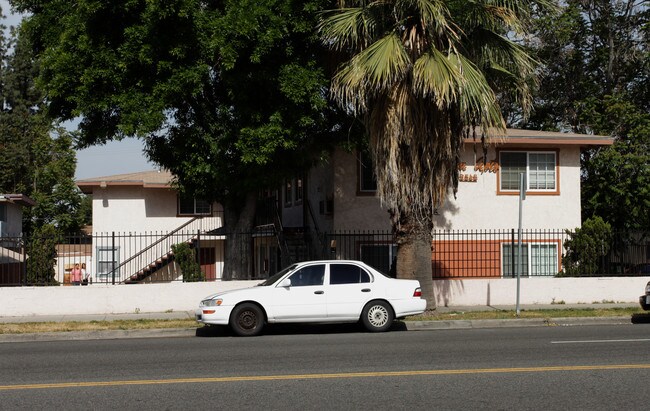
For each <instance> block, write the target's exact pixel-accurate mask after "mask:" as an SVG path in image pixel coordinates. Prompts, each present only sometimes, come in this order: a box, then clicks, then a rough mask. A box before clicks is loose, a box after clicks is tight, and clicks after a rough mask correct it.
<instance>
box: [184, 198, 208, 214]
mask: <svg viewBox="0 0 650 411" xmlns="http://www.w3.org/2000/svg"><path fill="white" fill-rule="evenodd" d="M178 214H179V215H210V214H212V206H211V205H210V203H209V202H207V201H206V200H202V199H199V198H183V197H179V199H178Z"/></svg>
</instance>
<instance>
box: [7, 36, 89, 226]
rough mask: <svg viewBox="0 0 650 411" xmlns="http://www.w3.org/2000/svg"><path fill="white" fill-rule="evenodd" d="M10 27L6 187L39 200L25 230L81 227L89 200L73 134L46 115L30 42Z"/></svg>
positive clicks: (26, 219)
mask: <svg viewBox="0 0 650 411" xmlns="http://www.w3.org/2000/svg"><path fill="white" fill-rule="evenodd" d="M2 33H3V34H4V31H3V32H2ZM9 33H10V35H9V37H7V38H5V37H4V36H3V38H2V40H1V41H0V50H1V51H2V61H1V65H0V103H1V107H0V150H1V154H2V155H0V192H4V193H20V194H25V195H28V196H29V197H31V198H32V199H34V200H35V201H36V206H34V207H33V208H31V209H25V212H24V222H23V231H24V232H26V233H31V232H32V231H33V230H34V229H35V228H38V227H41V226H43V225H46V224H51V225H53V226H54V227H56V229H57V230H58V231H59V233H76V232H78V230H79V229H80V227H81V226H83V225H84V224H85V223H86V222H87V208H88V207H89V204H88V203H87V202H86V201H84V196H83V195H82V194H81V193H80V192H79V190H78V189H77V188H76V186H75V184H74V174H75V169H76V158H75V152H74V150H73V149H72V135H71V134H70V133H69V132H67V131H66V130H65V129H63V128H61V127H59V126H57V124H56V123H53V122H52V121H51V120H50V119H49V118H47V116H46V115H45V113H44V111H45V106H46V105H45V101H44V97H43V92H42V91H41V90H40V89H39V88H38V87H37V86H36V84H35V79H36V78H37V76H38V74H39V65H38V63H37V61H36V59H35V56H34V55H33V53H32V50H31V47H30V44H29V43H28V42H27V41H26V38H24V37H23V36H19V35H18V31H16V30H14V29H12V30H11V31H10V32H9Z"/></svg>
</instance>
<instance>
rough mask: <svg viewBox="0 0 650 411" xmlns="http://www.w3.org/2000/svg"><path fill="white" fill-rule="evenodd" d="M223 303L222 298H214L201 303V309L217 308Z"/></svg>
mask: <svg viewBox="0 0 650 411" xmlns="http://www.w3.org/2000/svg"><path fill="white" fill-rule="evenodd" d="M221 303H223V300H222V299H221V298H214V299H209V300H203V301H201V307H217V306H219V305H221Z"/></svg>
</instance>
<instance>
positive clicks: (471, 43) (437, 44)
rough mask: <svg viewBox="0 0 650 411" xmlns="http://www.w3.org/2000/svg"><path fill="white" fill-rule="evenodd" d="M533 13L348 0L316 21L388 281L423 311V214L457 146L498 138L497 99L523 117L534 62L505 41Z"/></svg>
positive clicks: (428, 287)
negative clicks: (353, 132)
mask: <svg viewBox="0 0 650 411" xmlns="http://www.w3.org/2000/svg"><path fill="white" fill-rule="evenodd" d="M539 5H540V4H539V2H531V1H517V0H512V1H491V0H476V1H443V0H388V1H387V0H378V1H364V0H361V1H354V0H352V1H341V2H340V8H339V9H337V10H331V11H327V12H325V13H323V19H322V21H321V23H320V26H319V28H320V34H321V38H322V40H323V42H324V44H326V45H328V46H329V47H331V48H332V49H334V50H336V51H337V52H338V53H340V54H341V55H343V56H345V57H344V60H343V62H342V63H341V65H340V66H339V69H338V71H337V72H336V74H335V76H334V78H333V83H332V89H331V90H332V97H333V98H334V99H335V100H336V101H337V102H338V103H339V105H340V106H341V107H342V108H343V109H345V110H347V111H349V112H350V113H351V114H353V115H355V116H358V117H360V118H362V119H363V122H364V124H365V127H366V131H367V134H368V137H369V147H370V152H371V154H372V157H373V160H374V167H375V174H376V177H377V192H378V196H379V197H380V198H381V201H382V202H383V204H384V205H385V206H386V207H387V209H388V210H389V214H390V218H391V222H392V225H393V229H394V232H395V235H396V240H397V245H398V252H397V260H398V262H397V276H398V277H401V278H417V279H419V280H420V283H421V285H422V288H423V294H424V296H425V297H426V298H427V301H428V306H429V307H430V308H433V307H434V306H435V298H434V295H433V286H432V271H431V244H432V230H433V228H434V223H433V210H434V208H435V207H438V206H439V205H441V203H443V202H444V201H445V198H446V196H447V195H448V193H449V192H450V190H451V191H454V192H455V190H456V188H457V183H458V169H457V164H458V162H459V153H460V149H461V146H462V142H463V138H466V137H469V136H473V137H477V135H478V138H484V139H489V138H490V136H491V135H493V134H498V133H502V132H504V131H505V130H504V129H505V123H504V120H503V116H502V114H501V110H500V107H499V104H498V99H497V94H498V93H506V94H509V95H511V96H514V100H516V101H518V102H519V103H520V104H521V105H522V106H523V108H524V111H526V110H527V109H528V108H529V104H530V100H531V99H530V89H529V84H530V82H529V80H530V79H531V78H532V77H533V72H534V69H535V62H534V61H533V59H531V58H530V57H529V56H528V55H527V54H526V53H525V52H524V51H523V49H522V48H521V47H520V46H518V45H517V44H516V43H515V42H513V41H512V40H511V39H510V38H509V37H508V36H516V35H520V34H523V33H524V32H525V29H526V26H527V24H528V23H529V21H530V19H531V17H532V14H533V12H534V11H535V10H534V9H535V7H537V6H539ZM541 6H543V7H546V6H547V5H546V4H544V3H542V4H541Z"/></svg>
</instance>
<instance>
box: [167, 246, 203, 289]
mask: <svg viewBox="0 0 650 411" xmlns="http://www.w3.org/2000/svg"><path fill="white" fill-rule="evenodd" d="M172 251H173V252H174V258H175V259H176V263H177V264H178V266H179V267H180V269H181V273H183V281H185V282H196V281H203V280H204V278H203V273H202V272H201V265H200V264H199V263H198V262H197V261H196V252H195V251H194V248H192V247H191V246H190V245H189V244H188V243H179V244H176V245H173V246H172Z"/></svg>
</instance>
